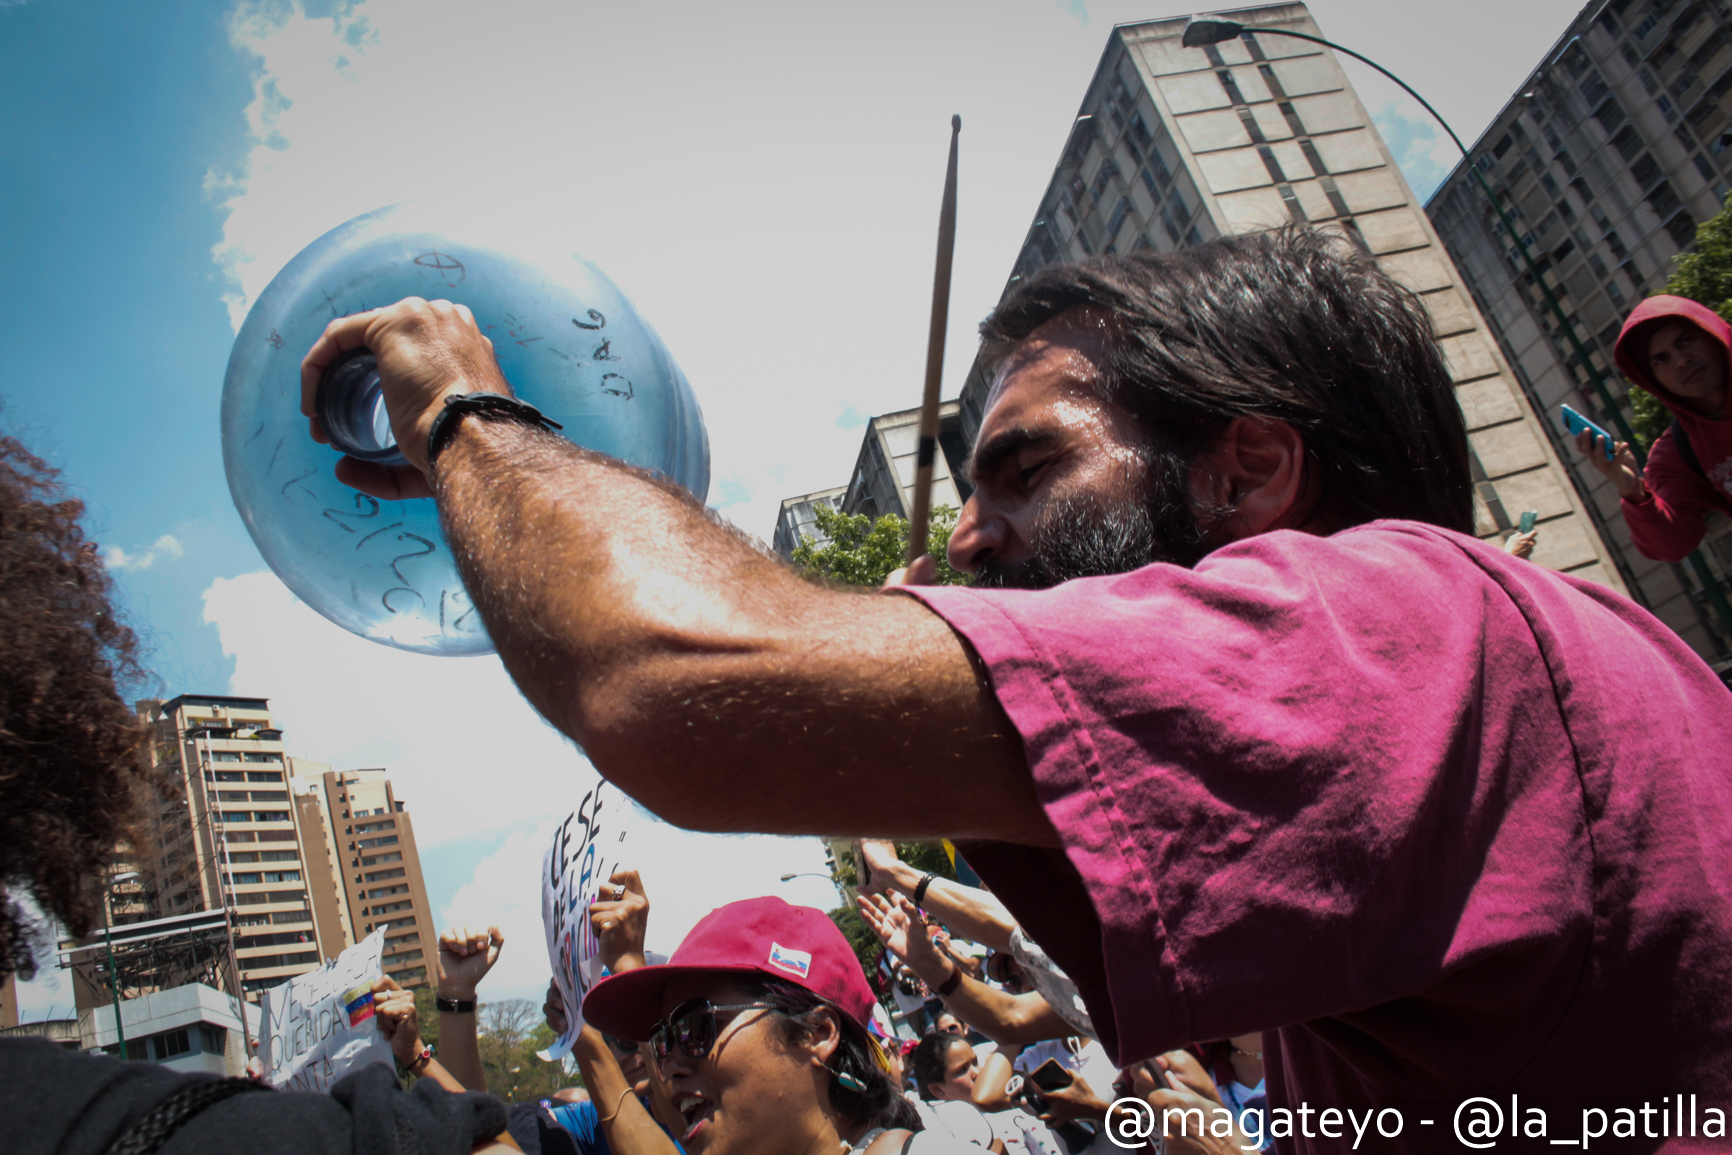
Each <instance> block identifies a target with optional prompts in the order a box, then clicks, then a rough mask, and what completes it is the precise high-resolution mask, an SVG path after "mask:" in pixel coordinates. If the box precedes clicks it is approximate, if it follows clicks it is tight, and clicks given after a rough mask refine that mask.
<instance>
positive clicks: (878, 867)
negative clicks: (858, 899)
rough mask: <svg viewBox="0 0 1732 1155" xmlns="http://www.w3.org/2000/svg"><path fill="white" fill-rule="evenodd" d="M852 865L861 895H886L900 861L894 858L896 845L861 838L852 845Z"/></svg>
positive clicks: (884, 841)
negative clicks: (857, 878)
mask: <svg viewBox="0 0 1732 1155" xmlns="http://www.w3.org/2000/svg"><path fill="white" fill-rule="evenodd" d="M854 863H855V868H856V871H855V872H856V874H857V875H858V876H859V884H858V885H857V886H856V887H855V889H856V891H858V893H860V894H863V895H872V894H886V893H888V892H889V890H890V887H891V885H892V883H891V878H892V876H893V874H894V872H895V870H896V868H897V867H898V866H900V865H901V860H900V859H898V858H897V856H896V844H895V843H894V842H890V841H887V840H885V839H882V838H862V839H861V840H860V841H858V842H856V843H855V844H854Z"/></svg>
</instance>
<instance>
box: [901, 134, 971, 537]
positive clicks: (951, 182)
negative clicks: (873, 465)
mask: <svg viewBox="0 0 1732 1155" xmlns="http://www.w3.org/2000/svg"><path fill="white" fill-rule="evenodd" d="M961 134H962V117H960V116H952V117H951V118H950V164H949V167H947V168H946V169H945V172H944V203H943V205H942V206H941V207H940V208H939V210H938V265H937V268H936V269H935V270H934V271H933V274H932V327H931V329H930V330H929V331H928V333H927V337H926V396H925V397H924V398H923V399H922V400H921V403H920V442H919V447H918V450H917V456H916V457H915V459H914V508H913V510H912V511H911V512H910V515H909V518H908V561H909V563H910V564H912V563H913V561H914V559H915V558H917V557H919V556H920V555H921V554H923V553H925V552H926V538H927V527H928V525H929V524H930V523H931V520H932V463H933V462H934V461H935V460H937V457H938V392H939V385H940V382H941V381H942V380H943V378H944V330H945V323H946V322H947V321H948V320H949V318H950V267H951V264H952V261H953V258H954V257H955V254H956V141H957V138H958V137H959V136H960V135H961Z"/></svg>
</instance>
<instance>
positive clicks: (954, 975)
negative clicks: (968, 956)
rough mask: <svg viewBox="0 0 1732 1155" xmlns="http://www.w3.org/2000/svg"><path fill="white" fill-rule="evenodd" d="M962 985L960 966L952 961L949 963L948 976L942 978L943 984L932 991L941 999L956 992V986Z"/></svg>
mask: <svg viewBox="0 0 1732 1155" xmlns="http://www.w3.org/2000/svg"><path fill="white" fill-rule="evenodd" d="M961 985H962V968H961V967H959V966H957V965H956V964H955V963H954V962H953V963H951V964H950V977H949V978H947V979H945V980H944V985H943V986H941V987H939V988H937V989H936V990H934V991H933V992H932V993H933V994H935V995H937V996H938V997H939V998H941V999H945V998H949V997H950V996H951V995H953V994H955V993H956V988H957V987H959V986H961Z"/></svg>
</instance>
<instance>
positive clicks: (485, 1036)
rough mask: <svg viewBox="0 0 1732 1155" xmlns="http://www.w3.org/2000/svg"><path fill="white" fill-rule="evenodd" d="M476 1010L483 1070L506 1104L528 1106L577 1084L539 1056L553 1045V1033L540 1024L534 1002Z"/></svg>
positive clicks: (491, 1005) (486, 1005)
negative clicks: (523, 1104)
mask: <svg viewBox="0 0 1732 1155" xmlns="http://www.w3.org/2000/svg"><path fill="white" fill-rule="evenodd" d="M477 1009H478V1010H479V1012H480V1015H481V1020H480V1022H479V1023H478V1024H477V1026H478V1027H479V1032H478V1036H477V1040H476V1041H477V1042H478V1043H479V1044H480V1049H481V1069H482V1072H483V1073H484V1074H485V1075H486V1076H487V1089H488V1090H489V1091H491V1092H492V1093H493V1094H495V1095H498V1096H499V1097H500V1098H501V1099H504V1100H505V1101H506V1102H507V1103H529V1102H534V1101H535V1100H537V1099H544V1098H547V1097H548V1096H549V1095H551V1094H553V1092H555V1091H557V1090H559V1089H560V1088H561V1087H566V1086H570V1085H572V1084H573V1083H575V1082H577V1079H576V1078H574V1077H572V1076H569V1075H567V1074H566V1073H565V1068H564V1065H563V1064H561V1063H557V1062H552V1063H550V1062H548V1061H547V1060H545V1059H542V1058H540V1057H539V1056H537V1055H536V1052H537V1051H539V1050H541V1049H542V1048H544V1047H546V1046H547V1045H548V1044H549V1043H551V1042H552V1041H553V1033H552V1032H551V1031H549V1030H548V1029H547V1025H546V1024H545V1023H543V1022H542V1021H541V1008H540V1007H539V1006H537V1005H536V1004H535V1003H534V1002H532V1001H531V1000H529V999H502V1000H500V1001H499V1002H496V1003H482V1004H481V1005H480V1007H478V1008H477Z"/></svg>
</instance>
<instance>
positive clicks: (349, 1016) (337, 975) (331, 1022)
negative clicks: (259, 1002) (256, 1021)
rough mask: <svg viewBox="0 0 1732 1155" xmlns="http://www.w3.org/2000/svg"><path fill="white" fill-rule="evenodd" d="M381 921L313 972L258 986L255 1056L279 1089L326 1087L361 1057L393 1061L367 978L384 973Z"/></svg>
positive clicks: (360, 1062)
mask: <svg viewBox="0 0 1732 1155" xmlns="http://www.w3.org/2000/svg"><path fill="white" fill-rule="evenodd" d="M384 952H385V928H384V927H382V926H381V927H380V928H379V929H378V930H376V931H374V932H373V933H372V934H370V935H368V936H367V937H366V938H364V939H362V940H361V941H360V942H358V943H356V944H355V945H354V946H352V947H350V948H349V949H348V950H346V951H344V952H343V953H342V954H340V955H338V956H337V957H336V958H334V959H331V960H329V961H327V962H326V963H325V965H324V966H322V967H320V968H319V969H318V970H316V971H312V972H311V973H309V974H304V975H296V976H295V977H294V978H292V979H290V980H289V981H288V982H286V983H284V984H282V985H281V986H279V987H272V988H271V989H270V990H268V991H266V992H265V998H264V1012H265V1015H264V1027H263V1029H262V1031H261V1032H260V1034H261V1038H260V1040H259V1060H260V1062H262V1063H263V1064H264V1067H265V1081H266V1082H267V1083H269V1084H270V1085H271V1086H273V1087H276V1088H278V1089H280V1090H286V1091H328V1090H330V1089H331V1084H332V1083H335V1082H336V1081H337V1080H338V1079H341V1078H342V1077H343V1076H344V1075H346V1074H348V1073H349V1072H350V1071H352V1070H354V1069H355V1068H357V1067H361V1066H364V1065H365V1064H367V1063H386V1064H391V1063H394V1061H395V1060H394V1059H393V1057H392V1054H391V1044H390V1043H387V1042H386V1041H385V1036H384V1035H381V1034H380V1033H379V1024H378V1023H377V1022H375V1021H374V1020H373V981H374V980H375V979H377V978H378V977H379V976H380V975H382V974H383V973H384V967H383V966H382V965H381V961H380V959H381V956H382V955H383V954H384Z"/></svg>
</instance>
